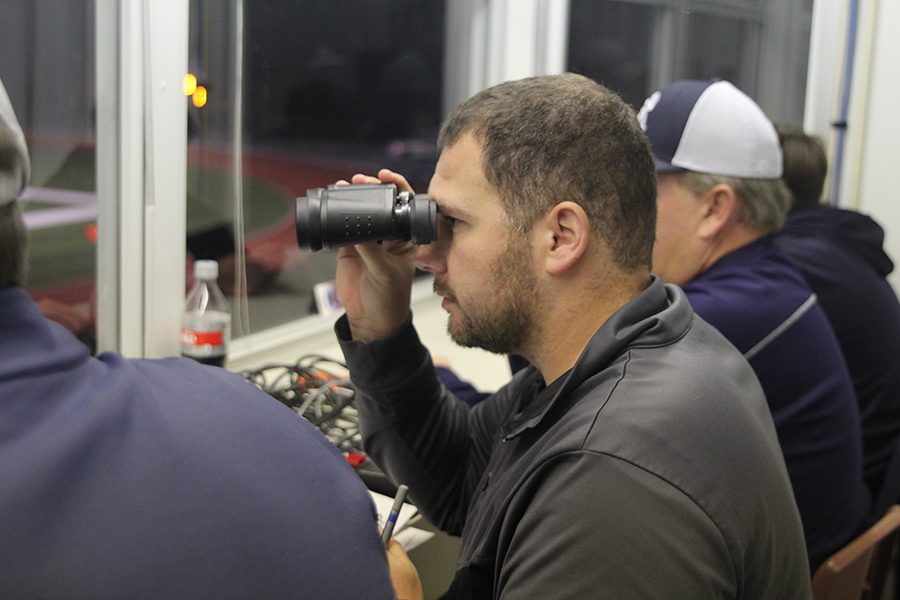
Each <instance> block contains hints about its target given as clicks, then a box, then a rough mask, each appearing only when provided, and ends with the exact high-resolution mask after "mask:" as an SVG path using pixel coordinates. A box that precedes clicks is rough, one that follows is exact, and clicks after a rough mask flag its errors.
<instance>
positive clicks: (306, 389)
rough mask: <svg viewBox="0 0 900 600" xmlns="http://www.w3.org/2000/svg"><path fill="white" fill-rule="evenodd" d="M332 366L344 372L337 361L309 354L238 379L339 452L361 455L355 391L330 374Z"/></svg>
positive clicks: (247, 372)
mask: <svg viewBox="0 0 900 600" xmlns="http://www.w3.org/2000/svg"><path fill="white" fill-rule="evenodd" d="M335 366H337V367H340V368H341V369H342V370H344V371H346V369H347V366H346V365H345V364H344V363H343V362H341V361H340V360H336V359H334V358H330V357H328V356H322V355H319V354H309V355H305V356H301V357H300V358H299V359H297V362H295V363H294V364H276V363H273V364H267V365H263V366H261V367H258V368H256V369H251V370H248V371H244V372H242V373H241V375H243V376H244V377H245V378H246V379H247V380H248V381H250V382H251V383H253V384H254V385H256V386H257V387H258V388H259V389H261V390H262V391H263V392H265V393H266V394H268V395H269V396H271V397H272V398H274V399H275V400H278V401H279V402H281V403H282V404H284V405H285V406H287V407H289V408H291V409H292V410H294V412H296V413H297V414H298V415H299V416H300V417H302V418H304V419H306V420H307V421H309V422H310V423H311V424H312V425H313V426H314V427H316V428H317V429H318V430H319V431H321V432H322V433H323V434H324V435H325V436H326V437H327V438H328V439H329V440H331V442H332V443H333V444H335V446H337V447H338V449H339V450H341V451H343V452H352V451H362V435H361V434H360V431H359V419H358V416H357V413H356V404H355V401H354V399H355V391H354V389H353V387H352V386H351V385H350V384H349V383H348V382H347V379H346V377H345V376H343V375H338V374H336V373H334V372H333V367H335ZM339 390H340V391H339ZM304 407H305V408H304ZM301 411H302V412H301Z"/></svg>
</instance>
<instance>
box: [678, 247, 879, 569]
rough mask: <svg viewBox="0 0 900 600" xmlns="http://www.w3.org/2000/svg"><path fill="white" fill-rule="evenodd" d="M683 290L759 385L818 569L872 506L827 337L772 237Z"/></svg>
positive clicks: (845, 383)
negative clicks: (740, 355)
mask: <svg viewBox="0 0 900 600" xmlns="http://www.w3.org/2000/svg"><path fill="white" fill-rule="evenodd" d="M683 287H684V291H685V293H686V294H687V296H688V298H689V299H690V302H691V305H692V306H693V307H694V310H695V311H696V312H697V314H698V315H700V316H701V317H703V318H704V319H705V320H706V321H708V322H709V323H710V324H712V325H713V326H714V327H715V328H716V329H718V330H719V331H720V332H722V334H723V335H724V336H725V337H726V338H728V340H729V341H731V343H732V344H734V345H735V346H736V347H737V348H738V350H740V351H741V352H742V353H743V354H744V356H745V357H746V358H747V359H748V360H749V361H750V365H751V366H752V367H753V370H754V371H755V372H756V376H757V377H758V378H759V382H760V384H762V388H763V391H764V392H765V395H766V400H767V402H768V404H769V408H770V409H771V411H772V418H773V420H774V421H775V430H776V431H777V432H778V441H779V442H780V444H781V449H782V452H783V453H784V459H785V463H786V464H787V469H788V474H789V475H790V479H791V485H792V487H793V488H794V496H795V497H796V500H797V506H798V507H799V509H800V516H801V518H802V520H803V529H804V533H805V536H806V546H807V551H808V553H809V559H810V565H811V568H812V569H815V568H816V567H817V566H818V565H819V564H820V563H821V562H822V561H823V560H824V559H825V558H827V557H828V556H829V555H830V554H831V553H833V552H834V551H835V550H837V549H839V548H840V547H841V546H843V545H844V544H845V543H846V542H848V541H849V540H850V539H851V538H852V537H853V536H854V535H856V534H857V533H858V532H859V529H860V528H861V526H862V524H863V522H864V520H865V518H866V516H867V513H868V509H869V494H868V490H867V489H866V487H865V484H864V483H863V477H862V441H861V431H860V424H859V414H858V409H857V406H856V397H855V395H854V392H853V386H852V384H851V382H850V375H849V373H848V371H847V367H846V365H845V363H844V359H843V357H842V355H841V351H840V348H839V347H838V344H837V340H836V339H835V336H834V332H833V331H832V329H831V326H830V325H829V323H828V320H827V319H826V317H825V313H824V312H823V311H822V309H821V307H820V306H818V304H817V303H816V300H815V296H814V295H813V293H812V292H811V291H810V290H809V288H808V287H807V286H806V284H805V283H804V281H803V278H802V277H801V275H800V274H799V273H798V272H797V271H796V269H794V268H793V267H792V266H791V265H790V263H789V262H788V260H787V257H785V256H784V254H782V253H781V251H780V250H778V249H777V248H776V247H775V245H774V243H773V242H772V240H771V238H763V239H761V240H758V241H756V242H754V243H752V244H749V245H747V246H744V247H742V248H739V249H738V250H735V251H734V252H731V253H730V254H728V255H726V256H725V257H723V258H722V259H720V260H719V261H718V262H716V264H714V265H713V266H712V267H711V268H710V269H709V270H707V271H706V272H704V273H702V274H700V275H699V276H698V277H696V278H695V279H694V280H692V281H691V282H689V283H688V284H686V285H685V286H683Z"/></svg>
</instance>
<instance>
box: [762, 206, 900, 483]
mask: <svg viewBox="0 0 900 600" xmlns="http://www.w3.org/2000/svg"><path fill="white" fill-rule="evenodd" d="M883 242H884V231H882V229H881V227H880V226H879V225H878V224H877V223H875V221H873V220H872V219H870V218H869V217H867V216H865V215H861V214H859V213H857V212H853V211H849V210H841V209H837V208H831V207H827V206H818V207H811V208H804V209H800V210H796V211H794V212H792V213H791V214H790V215H789V216H788V219H787V223H786V224H785V226H784V229H783V230H782V231H781V233H780V234H778V236H777V237H776V238H775V243H776V244H777V245H778V247H779V248H781V249H782V250H783V251H784V253H785V254H787V256H788V258H789V259H790V260H791V262H792V263H793V264H794V265H795V266H796V267H797V269H798V270H799V271H800V272H801V273H802V274H803V277H804V278H805V279H806V282H807V283H808V284H809V287H811V288H812V290H813V291H814V292H815V293H816V295H817V296H818V298H819V304H821V305H822V309H823V310H824V311H825V314H826V316H827V317H828V320H829V321H830V322H831V325H832V327H834V332H835V334H836V335H837V339H838V342H839V343H840V345H841V350H843V352H844V358H845V359H846V360H847V367H848V368H849V369H850V375H851V377H852V378H853V387H854V388H855V389H856V397H857V400H858V401H859V407H860V413H861V416H862V428H863V457H864V466H865V475H866V481H867V483H868V484H869V489H870V490H871V491H872V493H873V494H875V493H877V492H878V490H879V488H880V486H881V482H882V479H883V477H884V472H885V469H886V467H887V464H888V461H889V460H890V457H891V451H892V449H893V447H894V444H895V443H896V440H897V438H898V435H900V304H898V302H897V296H896V295H895V294H894V290H893V289H892V288H891V286H890V284H888V282H887V279H886V277H887V275H888V274H889V273H890V272H891V271H892V270H893V268H894V265H893V263H892V262H891V259H890V258H888V256H887V254H885V252H884V250H883V249H882V244H883ZM894 500H896V498H894Z"/></svg>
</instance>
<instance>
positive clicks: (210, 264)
mask: <svg viewBox="0 0 900 600" xmlns="http://www.w3.org/2000/svg"><path fill="white" fill-rule="evenodd" d="M218 276H219V263H217V262H216V261H214V260H198V261H197V262H195V263H194V280H195V281H194V287H192V288H191V291H190V292H188V296H187V302H186V303H185V307H184V317H183V319H182V324H181V355H182V356H186V357H188V358H193V359H194V360H196V361H198V362H201V363H203V364H206V365H215V366H217V367H221V366H224V365H225V357H226V355H227V354H228V344H229V342H230V341H231V310H230V309H229V308H228V302H226V301H225V295H224V294H222V290H221V289H219V284H218V283H216V278H217V277H218Z"/></svg>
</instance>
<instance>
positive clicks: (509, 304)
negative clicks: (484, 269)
mask: <svg viewBox="0 0 900 600" xmlns="http://www.w3.org/2000/svg"><path fill="white" fill-rule="evenodd" d="M492 283H493V286H492V287H491V288H489V289H488V288H486V289H484V290H483V293H482V294H480V295H478V296H477V297H474V298H472V299H471V300H467V301H466V305H465V306H462V305H461V304H460V303H459V301H458V298H457V297H456V296H455V294H453V291H452V290H450V289H449V288H447V287H446V286H444V285H442V284H440V283H438V282H437V280H435V283H434V291H435V292H436V293H438V294H440V295H442V296H447V297H449V298H450V299H451V300H453V301H454V302H455V303H456V310H455V312H454V313H451V314H450V316H449V319H448V321H447V332H448V333H449V334H450V338H451V339H452V340H453V341H454V342H456V343H457V344H459V345H460V346H465V347H467V348H482V349H484V350H487V351H488V352H494V353H497V354H504V353H507V354H508V353H518V352H521V351H522V349H523V348H524V347H526V346H527V345H528V344H529V343H530V341H531V340H532V339H533V337H534V336H535V334H536V332H537V330H538V323H537V322H536V321H535V317H536V307H537V305H538V300H537V298H538V289H537V287H538V285H537V283H538V282H537V279H536V277H535V276H534V273H532V272H531V270H530V267H529V255H528V249H527V246H526V245H524V243H522V242H517V241H510V242H509V243H508V244H507V247H506V249H505V250H504V251H503V252H502V253H501V255H500V259H499V261H498V262H497V265H496V267H495V269H494V273H493V278H492Z"/></svg>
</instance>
